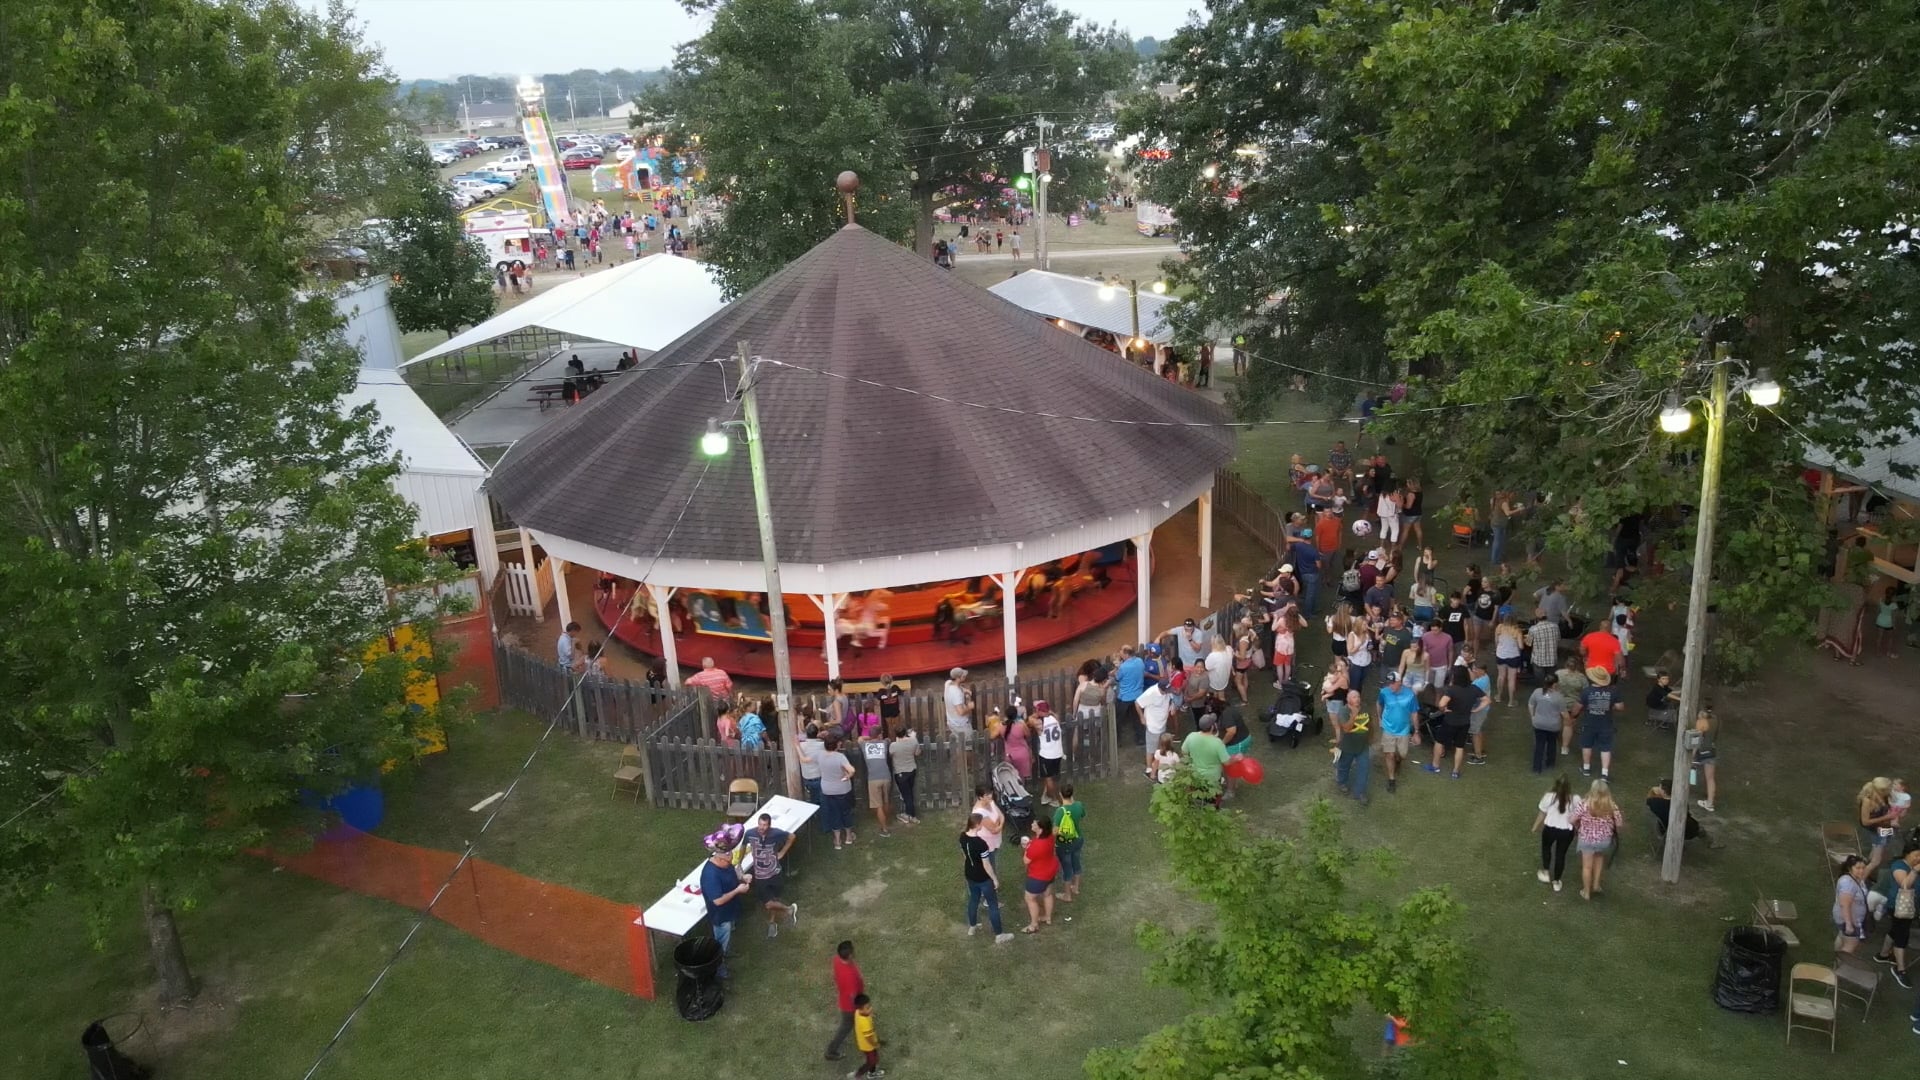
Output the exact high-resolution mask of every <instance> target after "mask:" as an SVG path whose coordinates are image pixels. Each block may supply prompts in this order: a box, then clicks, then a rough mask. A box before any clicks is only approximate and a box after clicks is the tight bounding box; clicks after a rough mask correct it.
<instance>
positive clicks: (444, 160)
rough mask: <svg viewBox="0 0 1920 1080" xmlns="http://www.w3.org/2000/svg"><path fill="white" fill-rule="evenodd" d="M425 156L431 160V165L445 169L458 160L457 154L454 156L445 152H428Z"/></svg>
mask: <svg viewBox="0 0 1920 1080" xmlns="http://www.w3.org/2000/svg"><path fill="white" fill-rule="evenodd" d="M427 156H428V157H430V158H432V159H433V163H434V164H435V165H438V166H441V167H442V168H445V167H446V166H448V165H451V164H453V163H454V162H456V161H459V160H460V155H459V154H455V153H452V152H451V151H447V150H434V151H432V152H430V153H429V154H428V155H427Z"/></svg>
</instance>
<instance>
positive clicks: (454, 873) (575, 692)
mask: <svg viewBox="0 0 1920 1080" xmlns="http://www.w3.org/2000/svg"><path fill="white" fill-rule="evenodd" d="M711 362H712V361H703V363H711ZM739 411H740V405H739V403H738V402H735V404H734V413H735V415H737V414H738V413H739ZM712 468H713V459H712V458H707V459H706V460H705V461H704V462H702V464H701V466H700V474H699V475H698V476H697V477H695V478H694V482H693V487H692V488H691V489H690V490H689V491H688V492H687V498H686V501H685V502H683V503H681V504H680V512H679V514H677V515H675V517H674V519H673V524H672V525H671V526H670V527H668V529H667V534H666V535H665V536H663V537H661V538H660V546H659V548H657V549H656V550H655V551H654V553H653V558H652V559H651V560H649V561H648V563H647V568H646V570H645V571H643V572H642V573H641V574H640V575H639V577H638V578H636V580H639V581H645V580H646V579H647V577H648V576H649V575H651V574H652V573H653V568H654V567H655V566H657V565H659V562H660V559H661V557H662V556H663V555H664V554H665V553H666V550H667V544H668V543H670V542H671V541H672V540H673V534H674V532H675V531H677V530H678V529H679V528H680V523H681V522H683V521H685V520H686V517H687V512H688V511H689V510H691V509H692V508H693V500H694V497H695V496H697V495H699V494H700V485H701V484H703V483H705V482H706V479H707V473H708V472H709V471H710V470H711V469H712ZM626 617H627V609H626V608H625V607H622V608H621V609H620V613H619V614H618V615H616V616H615V617H614V620H613V623H612V624H611V625H610V626H608V627H607V636H606V638H605V639H604V640H602V641H601V642H600V647H599V648H598V649H596V650H594V653H593V659H595V660H598V659H599V658H600V656H601V655H602V654H604V653H605V652H606V651H607V644H608V643H609V642H611V641H612V640H613V637H614V634H615V633H617V632H618V631H619V629H620V625H621V624H622V623H623V622H625V621H626ZM586 682H587V676H586V675H584V674H583V675H581V676H580V677H579V678H578V679H575V680H573V685H572V686H571V688H569V689H568V691H567V696H566V700H564V701H562V702H561V703H560V707H559V708H558V709H556V710H554V713H553V717H552V718H551V719H549V720H548V721H547V726H546V729H545V730H544V731H542V732H541V733H540V738H539V740H538V741H536V742H535V743H534V744H533V749H532V750H530V751H528V753H527V758H526V760H525V761H522V762H521V763H520V768H519V771H517V772H515V773H514V776H513V780H512V782H511V783H509V784H508V785H507V786H506V788H505V789H504V791H503V792H502V793H501V796H500V798H499V800H498V801H497V802H495V803H494V806H493V810H492V811H491V812H490V813H488V814H487V818H486V820H485V821H483V822H481V823H480V831H479V832H478V833H476V834H475V839H473V840H469V841H467V846H466V850H464V851H462V852H461V853H460V858H459V859H458V860H457V861H455V863H454V865H453V869H452V870H450V871H448V873H447V876H446V879H445V880H443V881H442V882H440V887H439V888H438V889H436V890H434V893H433V897H432V899H430V900H428V901H427V906H426V907H424V908H422V909H420V914H419V915H417V916H415V917H414V920H413V924H412V925H411V926H409V927H407V932H406V935H405V936H403V937H402V938H401V939H400V944H399V945H397V946H395V947H394V950H393V954H392V955H391V956H389V957H388V958H387V962H386V963H385V964H383V965H381V967H380V971H379V972H378V973H377V974H375V975H374V977H373V981H372V982H371V983H369V984H367V988H366V990H365V991H363V992H362V993H361V994H360V997H359V999H358V1000H357V1001H355V1002H354V1003H353V1008H351V1009H349V1010H348V1011H347V1016H346V1019H344V1020H342V1021H341V1022H340V1027H339V1028H338V1029H337V1030H335V1031H334V1033H333V1037H332V1038H330V1039H328V1040H327V1044H326V1045H325V1046H323V1047H321V1048H320V1054H319V1056H317V1057H315V1058H314V1059H313V1064H312V1065H311V1066H309V1067H308V1069H307V1071H306V1072H305V1073H304V1074H303V1075H302V1077H301V1080H313V1076H314V1074H315V1073H318V1072H319V1071H320V1066H321V1065H323V1064H325V1063H326V1060H327V1057H328V1056H329V1055H331V1054H332V1053H333V1050H334V1048H335V1047H336V1046H338V1045H339V1044H340V1040H341V1039H342V1038H344V1037H345V1036H346V1034H347V1029H348V1028H350V1027H352V1026H353V1022H354V1020H355V1019H356V1018H358V1017H359V1015H360V1011H361V1010H362V1009H364V1008H366V1005H367V1002H368V1001H369V1000H371V999H372V998H373V994H374V991H376V990H378V989H380V984H381V983H382V982H384V981H385V980H386V977H387V975H388V973H389V972H391V971H392V970H393V968H394V965H396V964H398V963H399V962H400V958H401V956H403V955H404V954H405V953H406V951H407V946H409V945H411V944H412V943H413V939H414V936H415V935H416V934H418V933H419V932H420V927H422V926H423V925H425V924H426V921H427V918H428V916H430V915H432V914H433V908H434V905H436V904H438V903H439V902H440V898H441V897H442V896H444V895H446V891H447V890H448V889H449V888H451V887H452V885H453V882H454V880H455V879H456V878H457V877H458V876H459V874H460V870H461V868H462V867H464V866H466V865H467V863H468V862H469V861H470V860H472V858H473V856H474V853H475V852H476V851H477V850H479V847H480V842H479V838H480V837H483V836H485V835H486V833H487V830H488V829H489V828H491V827H492V826H493V822H494V819H495V818H497V817H499V816H500V812H501V811H502V810H505V809H506V807H507V803H508V802H509V801H510V800H511V799H512V798H513V793H514V791H515V790H516V789H517V788H518V787H519V786H520V781H521V780H523V779H525V777H526V775H527V771H528V770H529V769H531V768H532V767H533V761H534V758H536V757H538V756H539V754H540V751H541V750H542V749H543V748H544V747H545V746H546V745H547V740H548V739H549V738H551V737H552V735H553V731H554V729H555V728H556V727H559V726H560V718H561V717H563V716H565V715H567V712H568V710H570V709H571V708H572V707H573V701H574V699H575V698H576V697H578V696H579V694H580V690H581V688H582V687H584V686H585V685H586Z"/></svg>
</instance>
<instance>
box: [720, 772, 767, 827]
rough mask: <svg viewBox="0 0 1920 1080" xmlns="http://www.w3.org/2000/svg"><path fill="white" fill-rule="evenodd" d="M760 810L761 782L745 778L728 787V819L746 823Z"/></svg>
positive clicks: (749, 777)
mask: <svg viewBox="0 0 1920 1080" xmlns="http://www.w3.org/2000/svg"><path fill="white" fill-rule="evenodd" d="M758 809H760V781H758V780H755V779H754V778H753V777H751V776H743V777H741V778H740V779H738V780H735V781H734V782H733V783H731V784H728V785H727V818H728V819H729V820H733V821H745V820H747V819H748V818H750V817H752V816H753V812H754V811H755V810H758Z"/></svg>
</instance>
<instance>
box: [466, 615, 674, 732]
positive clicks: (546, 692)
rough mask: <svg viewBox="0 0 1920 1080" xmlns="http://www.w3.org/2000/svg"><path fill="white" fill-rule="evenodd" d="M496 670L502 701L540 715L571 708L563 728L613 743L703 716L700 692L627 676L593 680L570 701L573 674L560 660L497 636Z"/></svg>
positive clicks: (494, 660) (494, 646)
mask: <svg viewBox="0 0 1920 1080" xmlns="http://www.w3.org/2000/svg"><path fill="white" fill-rule="evenodd" d="M493 664H494V671H495V673H496V674H497V675H498V677H499V680H500V700H501V702H502V703H503V704H506V705H509V706H511V707H513V708H516V709H523V710H525V711H527V712H530V713H532V714H534V715H535V716H538V717H541V718H543V719H544V718H547V717H551V716H552V715H553V714H554V713H556V712H558V711H560V709H561V707H562V706H567V715H566V716H565V717H562V718H561V721H560V723H561V726H562V727H564V728H566V729H568V730H571V731H573V732H574V733H575V734H577V735H579V736H581V737H582V738H588V739H603V740H607V741H610V742H629V743H631V742H638V741H639V740H640V738H641V735H642V734H643V733H644V732H649V731H653V730H656V729H660V728H663V727H664V726H666V725H668V724H670V723H676V722H677V723H682V724H684V723H686V722H687V717H688V716H692V717H694V718H696V720H697V717H698V715H699V710H698V704H697V701H696V699H695V695H693V694H692V693H690V692H687V691H682V690H656V689H654V688H652V687H650V686H648V685H647V684H645V683H641V682H633V681H631V680H628V679H609V678H590V679H586V680H585V681H583V682H582V683H581V686H580V694H579V695H578V697H577V698H576V699H575V700H574V701H573V702H572V703H571V704H569V703H568V701H567V695H568V694H569V693H571V692H572V690H573V678H572V676H570V675H568V674H567V673H566V672H564V671H561V670H560V666H559V664H557V663H555V662H553V661H551V660H545V659H542V658H540V657H536V656H534V655H532V654H530V653H528V652H525V651H524V650H521V649H517V648H514V647H513V646H511V645H508V644H507V643H506V642H504V641H501V640H500V639H498V638H495V639H494V642H493Z"/></svg>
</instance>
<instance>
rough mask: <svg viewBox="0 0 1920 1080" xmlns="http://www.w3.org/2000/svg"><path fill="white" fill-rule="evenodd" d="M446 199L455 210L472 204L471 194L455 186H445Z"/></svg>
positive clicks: (463, 208)
mask: <svg viewBox="0 0 1920 1080" xmlns="http://www.w3.org/2000/svg"><path fill="white" fill-rule="evenodd" d="M447 201H448V202H451V203H452V204H453V208H454V209H455V210H465V209H466V208H467V207H469V206H472V205H473V196H472V195H471V194H469V193H467V192H465V191H462V190H460V189H459V188H457V187H449V188H447Z"/></svg>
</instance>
